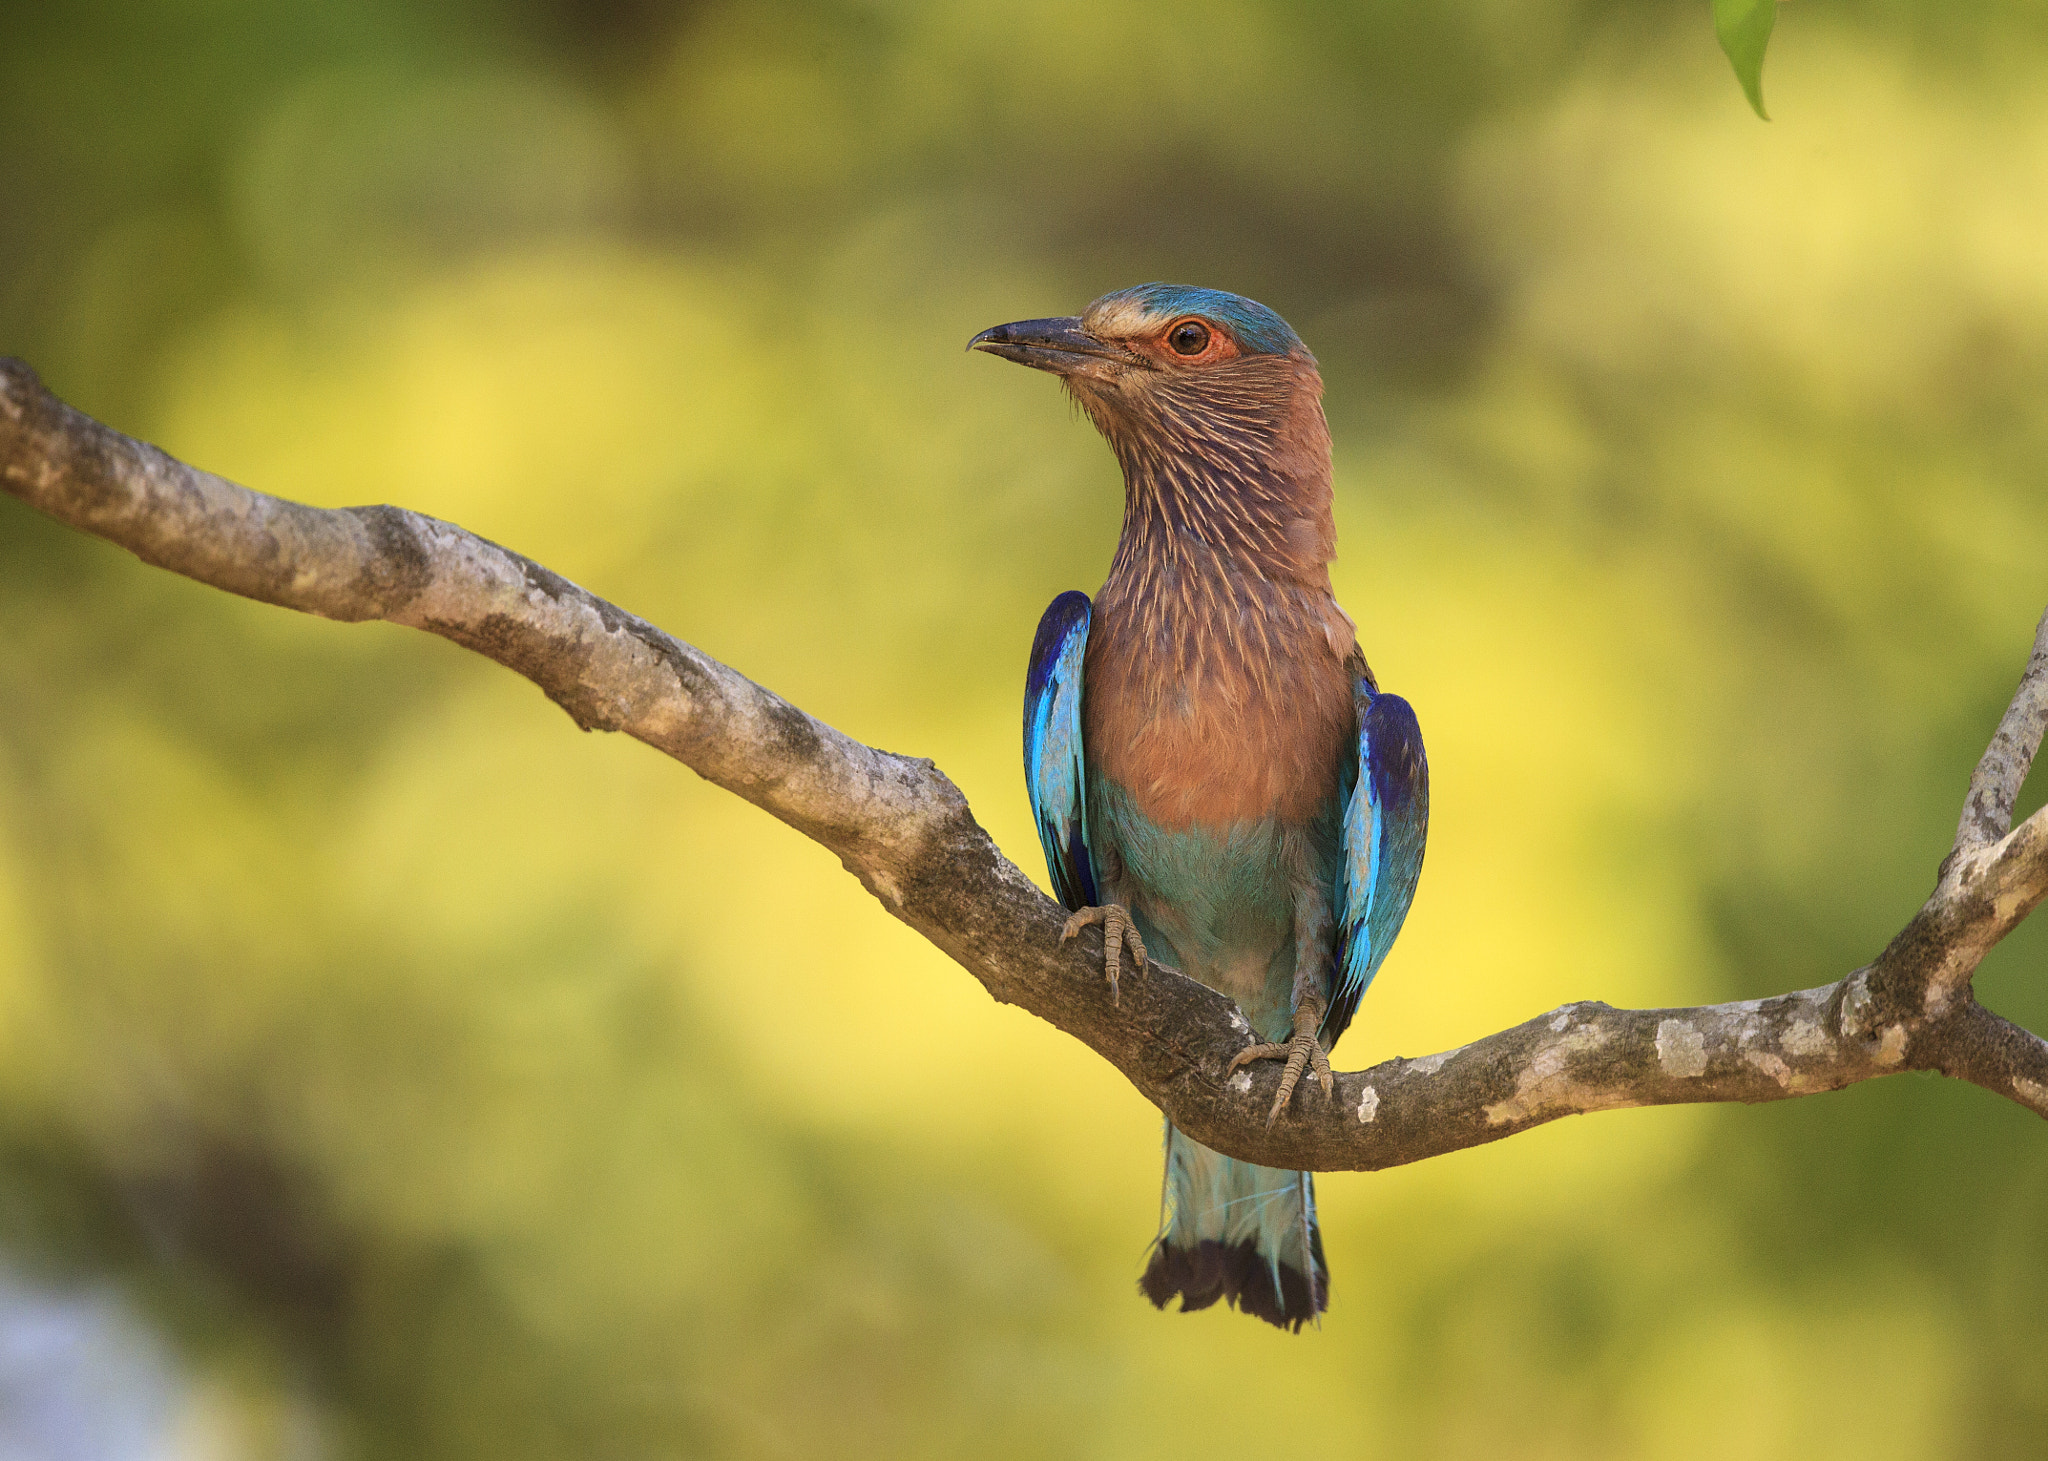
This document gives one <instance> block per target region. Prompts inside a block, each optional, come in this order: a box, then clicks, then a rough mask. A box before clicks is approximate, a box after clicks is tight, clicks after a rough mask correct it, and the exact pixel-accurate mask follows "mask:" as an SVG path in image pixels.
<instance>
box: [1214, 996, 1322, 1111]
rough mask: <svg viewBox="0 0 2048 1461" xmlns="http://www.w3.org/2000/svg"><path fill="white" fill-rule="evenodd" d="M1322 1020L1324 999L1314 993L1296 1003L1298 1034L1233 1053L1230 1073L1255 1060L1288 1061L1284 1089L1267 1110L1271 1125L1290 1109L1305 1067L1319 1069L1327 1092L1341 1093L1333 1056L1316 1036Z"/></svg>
mask: <svg viewBox="0 0 2048 1461" xmlns="http://www.w3.org/2000/svg"><path fill="white" fill-rule="evenodd" d="M1322 1023H1323V1003H1322V1001H1321V1000H1319V999H1315V998H1313V997H1311V998H1308V999H1304V1000H1303V1001H1302V1002H1301V1003H1300V1004H1298V1005H1296V1006H1295V1007H1294V1034H1293V1036H1292V1037H1291V1038H1290V1039H1288V1040H1287V1042H1286V1043H1285V1044H1280V1045H1275V1044H1273V1043H1271V1042H1267V1043H1264V1044H1259V1045H1247V1046H1246V1047H1245V1048H1244V1049H1242V1050H1240V1051H1238V1052H1237V1054H1235V1055H1233V1056H1231V1057H1230V1068H1229V1069H1228V1070H1226V1071H1224V1072H1223V1074H1224V1075H1225V1076H1226V1077H1229V1076H1233V1075H1236V1074H1237V1070H1238V1067H1239V1066H1242V1065H1249V1064H1251V1063H1252V1062H1253V1061H1254V1060H1284V1061H1286V1062H1287V1068H1286V1069H1285V1070H1283V1071H1281V1072H1280V1093H1279V1094H1278V1095H1276V1096H1275V1097H1274V1098H1273V1109H1272V1110H1271V1111H1269V1112H1267V1113H1266V1125H1268V1126H1271V1125H1272V1124H1273V1123H1274V1121H1276V1120H1278V1119H1279V1116H1280V1113H1281V1112H1282V1111H1284V1110H1286V1109H1287V1101H1288V1098H1289V1097H1291V1096H1292V1095H1293V1094H1294V1088H1295V1086H1296V1085H1298V1084H1299V1083H1300V1081H1301V1073H1302V1072H1303V1071H1304V1070H1313V1071H1314V1072H1315V1077H1316V1083H1317V1084H1318V1085H1320V1086H1321V1087H1322V1088H1323V1095H1324V1096H1326V1097H1327V1096H1334V1095H1335V1094H1336V1093H1337V1078H1336V1077H1335V1076H1334V1075H1332V1074H1331V1073H1330V1057H1329V1056H1328V1055H1326V1054H1324V1053H1323V1043H1322V1041H1320V1040H1318V1039H1317V1038H1316V1031H1317V1029H1318V1028H1320V1027H1321V1025H1322Z"/></svg>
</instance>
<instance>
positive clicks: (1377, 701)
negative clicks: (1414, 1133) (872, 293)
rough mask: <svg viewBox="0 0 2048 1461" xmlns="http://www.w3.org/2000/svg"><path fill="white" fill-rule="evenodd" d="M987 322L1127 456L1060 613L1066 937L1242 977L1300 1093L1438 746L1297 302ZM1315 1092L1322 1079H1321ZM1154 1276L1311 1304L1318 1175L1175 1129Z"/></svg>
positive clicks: (1246, 1303)
mask: <svg viewBox="0 0 2048 1461" xmlns="http://www.w3.org/2000/svg"><path fill="white" fill-rule="evenodd" d="M969 347H970V348H971V349H976V350H985V351H987V352H988V353H990V354H992V355H999V356H1002V357H1003V358H1004V359H1006V360H1014V361H1016V362H1018V363H1019V364H1021V365H1028V366H1032V367H1034V368H1036V369H1038V370H1045V371H1050V372H1052V373H1053V374H1054V375H1056V376H1058V377H1059V378H1060V379H1061V381H1062V382H1064V384H1065V387H1066V389H1067V391H1068V392H1069V393H1070V394H1071V395H1072V396H1073V398H1074V399H1075V400H1076V401H1077V402H1079V403H1080V406H1081V408H1082V409H1083V410H1084V411H1086V412H1087V413H1088V416H1089V418H1090V419H1091V420H1092V421H1093V422H1094V423H1095V426H1096V428H1097V429H1098V430H1099V431H1101V433H1102V434H1103V436H1104V437H1106V438H1107V439H1108V441H1109V445H1110V447H1111V449H1112V450H1114V452H1115V453H1116V457H1117V461H1118V463H1119V465H1120V466H1121V467H1122V468H1123V477H1124V519H1123V534H1122V537H1121V538H1120V539H1119V541H1118V543H1117V546H1116V553H1115V556H1114V557H1113V558H1112V559H1111V562H1110V567H1109V577H1108V579H1107V580H1106V581H1105V582H1104V583H1103V585H1102V588H1101V590H1100V591H1099V592H1098V593H1097V594H1096V596H1095V599H1094V601H1093V602H1092V603H1091V602H1090V601H1089V599H1088V596H1087V595H1086V594H1083V593H1080V592H1077V591H1070V592H1067V593H1063V594H1061V595H1060V596H1059V597H1058V598H1056V599H1054V600H1053V601H1052V606H1051V607H1050V608H1048V609H1047V610H1046V611H1045V617H1044V618H1043V619H1041V620H1040V621H1039V625H1038V634H1037V637H1036V639H1035V641H1034V642H1033V644H1032V647H1031V662H1030V666H1029V668H1028V670H1027V672H1026V677H1025V690H1024V777H1025V784H1026V786H1027V788H1028V790H1029V792H1030V797H1031V808H1032V812H1033V814H1034V815H1035V817H1036V820H1037V825H1038V835H1039V839H1040V841H1041V842H1042V843H1043V844H1044V848H1045V860H1046V866H1047V869H1048V871H1049V872H1050V873H1051V876H1052V884H1053V888H1054V890H1055V891H1056V892H1057V893H1058V895H1059V898H1060V901H1061V902H1062V903H1063V904H1065V905H1066V907H1067V908H1068V910H1069V911H1070V912H1071V913H1072V915H1073V916H1072V917H1071V918H1070V919H1069V920H1068V922H1067V925H1066V928H1065V931H1064V932H1063V933H1062V935H1061V937H1062V939H1063V940H1064V939H1069V938H1072V937H1074V935H1075V934H1076V933H1078V932H1079V931H1080V929H1081V928H1083V927H1085V926H1087V925H1089V924H1100V925H1101V926H1102V930H1103V935H1104V950H1105V952H1104V965H1105V971H1104V972H1105V974H1106V976H1107V978H1108V980H1109V983H1110V986H1111V990H1112V993H1113V992H1114V990H1115V987H1116V984H1117V980H1118V977H1119V975H1120V974H1121V973H1122V972H1123V971H1124V969H1125V967H1126V965H1125V960H1126V958H1127V957H1128V959H1129V960H1130V966H1129V967H1131V968H1132V969H1133V970H1134V971H1135V972H1138V973H1141V974H1142V973H1143V972H1144V970H1145V968H1146V966H1147V964H1148V963H1157V964H1160V965H1162V966H1169V967H1175V968H1178V969H1180V970H1181V971H1183V972H1185V973H1186V974H1188V975H1190V976H1192V977H1193V978H1195V979H1199V980H1200V981H1201V982H1202V983H1204V984H1206V985H1208V986H1209V987H1210V988H1211V989H1215V990H1219V991H1221V992H1222V993H1224V994H1227V995H1229V996H1230V997H1231V998H1232V999H1234V1000H1235V1001H1236V1002H1237V1006H1238V1008H1239V1009H1240V1010H1241V1011H1242V1012H1243V1014H1244V1016H1245V1018H1246V1019H1247V1020H1248V1021H1249V1022H1250V1025H1251V1028H1252V1030H1253V1031H1254V1032H1255V1035H1256V1043H1253V1044H1251V1045H1250V1046H1248V1047H1247V1048H1246V1049H1245V1050H1243V1051H1241V1052H1240V1053H1239V1054H1238V1055H1237V1057H1236V1058H1235V1059H1234V1060H1233V1061H1232V1062H1231V1065H1230V1073H1231V1074H1234V1073H1235V1072H1236V1071H1237V1070H1238V1068H1239V1067H1240V1066H1241V1065H1243V1064H1245V1063H1246V1062H1249V1061H1255V1060H1268V1059H1271V1060H1284V1061H1285V1062H1286V1066H1285V1068H1284V1070H1283V1072H1282V1076H1281V1083H1280V1092H1279V1097H1278V1099H1277V1100H1276V1101H1275V1102H1274V1104H1273V1107H1272V1109H1271V1112H1270V1113H1269V1115H1268V1117H1267V1121H1268V1124H1269V1125H1270V1124H1271V1122H1272V1120H1273V1119H1274V1118H1276V1117H1278V1116H1279V1114H1280V1112H1281V1111H1282V1110H1284V1109H1285V1108H1286V1106H1287V1104H1288V1102H1289V1100H1290V1099H1291V1098H1292V1097H1293V1095H1294V1092H1295V1089H1296V1087H1297V1085H1298V1084H1299V1082H1300V1080H1301V1077H1302V1075H1303V1073H1304V1072H1312V1073H1313V1076H1314V1079H1315V1081H1316V1082H1317V1083H1318V1084H1319V1085H1320V1087H1321V1089H1322V1093H1323V1099H1325V1100H1328V1099H1329V1098H1330V1096H1331V1094H1332V1092H1333V1090H1334V1083H1333V1081H1332V1078H1331V1075H1330V1063H1329V1058H1328V1053H1327V1052H1328V1050H1329V1048H1330V1047H1331V1046H1332V1045H1334V1044H1335V1043H1336V1040H1337V1037H1338V1036H1339V1035H1341V1034H1343V1032H1344V1028H1345V1026H1347V1025H1349V1024H1350V1023H1351V1017H1352V1014H1353V1013H1354V1012H1355V1011H1356V1010H1357V1008H1358V1001H1359V998H1360V997H1361V996H1362V995H1363V994H1364V993H1365V990H1366V986H1367V985H1369V984H1370V983H1371V982H1372V978H1373V975H1374V974H1375V973H1376V972H1378V970H1379V966H1380V962H1381V961H1382V960H1383V959H1385V958H1386V956H1387V950H1388V948H1389V947H1390V946H1391V945H1392V943H1393V941H1394V937H1395V935H1396V934H1398V933H1399V932H1400V929H1401V923H1402V921H1403V919H1405V918H1406V917H1407V913H1408V905H1409V902H1410V900H1411V899H1412V898H1413V897H1414V893H1415V883H1416V879H1417V877H1418V875H1419V874H1420V872H1421V869H1422V847H1423V839H1424V835H1425V833H1426V831H1427V827H1428V821H1429V771H1428V765H1427V762H1426V761H1425V760H1424V757H1423V749H1422V732H1421V729H1420V727H1419V726H1418V725H1417V724H1416V720H1415V713H1414V711H1413V710H1412V709H1411V708H1410V707H1409V705H1408V702H1407V701H1405V700H1402V699H1401V698H1400V697H1399V696H1396V695H1389V694H1384V693H1382V692H1381V690H1380V688H1379V685H1378V683H1377V681H1375V679H1374V678H1373V673H1372V670H1371V669H1370V668H1369V667H1368V666H1367V664H1366V661H1365V656H1364V654H1363V653H1361V652H1360V650H1359V648H1358V643H1357V636H1356V632H1355V626H1354V625H1353V623H1352V620H1351V618H1350V616H1349V615H1347V614H1346V613H1345V612H1344V611H1343V609H1341V608H1339V607H1338V605H1337V600H1336V596H1335V594H1334V593H1333V592H1332V590H1331V587H1330V571H1329V564H1330V561H1331V559H1332V558H1334V557H1335V556H1336V544H1337V530H1336V524H1335V520H1334V518H1333V517H1332V514H1331V501H1330V432H1329V427H1328V425H1327V423H1326V422H1325V420H1324V417H1323V406H1322V396H1323V384H1322V376H1321V374H1320V373H1319V371H1318V370H1317V367H1316V362H1315V357H1314V356H1312V355H1310V354H1309V352H1308V348H1307V347H1306V346H1304V345H1303V344H1302V342H1301V340H1300V338H1299V337H1298V336H1296V334H1295V333H1294V331H1293V330H1292V329H1290V328H1288V325H1287V323H1286V321H1284V320H1282V319H1281V318H1280V316H1279V315H1277V314H1275V313H1274V312H1273V311H1272V310H1270V309H1267V308H1266V307H1265V306H1264V305H1261V304H1256V303H1254V302H1253V301H1251V300H1249V299H1244V298H1241V297H1240V296H1238V295H1234V294H1225V293H1221V292H1219V291H1216V290H1211V289H1194V288H1189V287H1186V286H1182V285H1172V284H1144V285H1140V286H1138V287H1136V288H1134V289H1124V290H1119V291H1117V292H1116V293H1114V294H1106V295H1104V296H1103V297H1102V298H1100V299H1098V300H1096V301H1095V302H1094V303H1093V304H1091V305H1089V306H1088V308H1087V309H1086V311H1084V312H1083V313H1082V314H1081V315H1079V316H1078V317H1070V318H1062V319H1043V320H1023V321H1020V322H1018V323H1016V324H1008V325H997V326H996V327H995V328H994V329H991V330H984V331H983V332H982V333H981V334H979V335H977V336H975V337H974V339H973V340H972V341H970V342H969ZM1304 1099H1306V1097H1304ZM1139 1287H1140V1289H1141V1290H1142V1291H1143V1293H1144V1294H1145V1296H1146V1297H1147V1298H1149V1299H1150V1300H1151V1301H1152V1302H1153V1303H1154V1304H1155V1305H1157V1306H1158V1307H1160V1308H1164V1307H1165V1306H1166V1304H1167V1302H1168V1301H1169V1300H1171V1299H1173V1298H1175V1297H1178V1298H1179V1299H1180V1306H1181V1309H1182V1310H1183V1311H1185V1310H1190V1309H1203V1308H1207V1307H1208V1306H1209V1305H1211V1304H1213V1303H1215V1302H1216V1301H1217V1300H1218V1299H1223V1300H1226V1301H1228V1302H1229V1303H1231V1304H1232V1305H1234V1306H1235V1307H1237V1308H1238V1309H1241V1310H1243V1311H1244V1312H1245V1313H1248V1314H1254V1315H1256V1316H1258V1317H1259V1318H1261V1319H1264V1320H1266V1321H1268V1322H1269V1323H1272V1324H1277V1325H1279V1326H1281V1327H1282V1328H1286V1329H1291V1330H1296V1331H1298V1330H1299V1329H1300V1328H1301V1326H1302V1325H1303V1324H1304V1323H1308V1322H1310V1321H1313V1320H1314V1319H1315V1318H1316V1316H1317V1315H1319V1314H1320V1313H1322V1312H1323V1310H1324V1309H1326V1308H1327V1307H1328V1304H1329V1291H1330V1287H1329V1272H1328V1269H1327V1267H1326V1265H1325V1263H1324V1261H1323V1242H1322V1234H1321V1232H1320V1230H1319V1229H1318V1227H1317V1224H1316V1199H1315V1184H1314V1181H1313V1179H1312V1178H1311V1176H1310V1174H1309V1173H1307V1172H1287V1171H1280V1170H1277V1169H1275V1168H1271V1167H1262V1166H1258V1165H1255V1164H1253V1163H1251V1162H1243V1161H1239V1160H1237V1159H1236V1158H1233V1157H1226V1156H1223V1155H1221V1154H1220V1153H1218V1152H1213V1151H1210V1150H1209V1149H1208V1148H1206V1147H1204V1146H1202V1145H1200V1144H1199V1143H1197V1142H1195V1141H1193V1140H1191V1139H1189V1138H1188V1137H1186V1136H1183V1135H1182V1134H1181V1133H1180V1132H1178V1131H1176V1130H1174V1128H1173V1125H1172V1123H1171V1122H1170V1121H1169V1122H1168V1123H1167V1128H1166V1178H1165V1183H1164V1196H1163V1199H1162V1213H1161V1220H1160V1231H1159V1235H1158V1237H1157V1239H1156V1240H1155V1242H1154V1243H1153V1246H1152V1251H1151V1255H1150V1259H1149V1261H1148V1263H1147V1266H1146V1269H1145V1273H1144V1277H1143V1278H1142V1279H1141V1280H1140V1281H1139Z"/></svg>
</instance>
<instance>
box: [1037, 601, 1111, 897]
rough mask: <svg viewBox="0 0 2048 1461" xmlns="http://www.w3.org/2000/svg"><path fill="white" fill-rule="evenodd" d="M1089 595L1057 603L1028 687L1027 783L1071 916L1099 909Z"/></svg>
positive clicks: (1041, 626) (1042, 629)
mask: <svg viewBox="0 0 2048 1461" xmlns="http://www.w3.org/2000/svg"><path fill="white" fill-rule="evenodd" d="M1089 612H1090V605H1089V603H1088V595H1086V594H1084V593H1081V592H1080V591H1079V590H1073V589H1070V590H1068V591H1067V592H1066V593H1063V594H1061V595H1060V596H1059V597H1058V598H1056V599H1054V600H1053V601H1052V604H1051V606H1050V607H1049V608H1047V609H1046V611H1045V617H1044V618H1042V619H1040V620H1039V621H1038V637H1037V638H1036V639H1034V640H1033V641H1032V643H1031V668H1030V670H1029V672H1028V673H1027V674H1026V676H1025V680H1024V784H1025V785H1026V786H1027V787H1029V788H1030V791H1031V812H1032V815H1033V817H1034V818H1036V820H1037V822H1038V840H1039V842H1040V843H1041V844H1043V845H1044V847H1045V866H1046V870H1047V871H1048V872H1050V873H1051V874H1052V885H1053V890H1054V891H1055V892H1057V893H1058V894H1059V898H1060V902H1062V903H1064V904H1066V906H1067V907H1068V908H1070V909H1074V908H1089V907H1093V906H1094V904H1095V902H1096V897H1095V868H1094V864H1093V863H1092V862H1091V861H1090V860H1089V856H1088V779H1087V768H1086V765H1085V763H1084V761H1083V758H1082V752H1081V659H1082V656H1083V654H1084V653H1085V652H1086V650H1087V648H1088V617H1089Z"/></svg>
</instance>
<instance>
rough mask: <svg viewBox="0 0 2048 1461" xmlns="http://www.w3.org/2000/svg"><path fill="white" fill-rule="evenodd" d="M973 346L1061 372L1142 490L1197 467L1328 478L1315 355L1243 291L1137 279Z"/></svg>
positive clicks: (1002, 328) (993, 332)
mask: <svg viewBox="0 0 2048 1461" xmlns="http://www.w3.org/2000/svg"><path fill="white" fill-rule="evenodd" d="M967 343H968V348H969V349H971V350H985V351H987V352H988V353H989V354H991V355H1000V356H1002V357H1003V358H1004V359H1005V360H1014V361H1016V362H1017V363H1018V364H1019V365H1028V366H1031V367H1032V368H1033V369H1036V370H1045V371H1050V372H1052V373H1053V374H1054V375H1057V376H1059V377H1060V379H1061V380H1062V381H1064V382H1065V383H1066V387H1067V389H1068V390H1069V391H1070V392H1071V393H1072V394H1073V396H1074V399H1075V400H1077V401H1079V402H1080V404H1081V406H1082V408H1083V409H1084V410H1086V411H1087V413H1088V415H1089V417H1090V418H1091V419H1092V420H1093V421H1094V422H1095V425H1096V426H1097V428H1098V429H1100V430H1101V432H1102V434H1103V435H1104V436H1106V437H1107V438H1109V443H1110V445H1111V446H1112V447H1114V448H1115V449H1116V452H1117V455H1118V457H1119V458H1121V459H1122V461H1123V464H1124V470H1125V476H1126V478H1127V479H1129V480H1131V481H1132V483H1133V485H1134V486H1135V485H1136V482H1137V479H1138V477H1139V476H1140V475H1151V474H1152V473H1154V472H1156V471H1158V470H1161V469H1166V470H1169V471H1170V470H1172V469H1173V467H1174V466H1176V465H1178V466H1194V465H1196V464H1197V463H1199V464H1201V466H1202V467H1203V468H1204V469H1205V470H1204V475H1205V476H1206V475H1212V474H1217V473H1221V474H1222V475H1227V476H1230V477H1235V478H1239V479H1240V480H1243V479H1245V478H1247V477H1260V478H1266V479H1268V480H1270V479H1272V478H1273V477H1275V476H1279V477H1286V478H1292V477H1297V476H1300V475H1310V476H1320V477H1322V478H1323V480H1324V482H1325V483H1327V479H1328V471H1329V434H1328V431H1327V429H1326V428H1325V426H1324V424H1323V413H1322V405H1321V402H1322V377H1321V376H1320V375H1319V374H1318V373H1317V370H1316V362H1315V357H1314V356H1312V355H1310V354H1309V352H1308V347H1307V346H1305V345H1303V344H1302V343H1301V338H1300V337H1299V336H1298V335H1296V334H1295V333H1294V331H1293V330H1292V329H1290V328H1288V325H1287V321H1285V320H1283V319H1281V318H1280V316H1279V315H1277V314H1275V313H1273V311H1272V310H1270V309H1268V308H1266V306H1264V305H1263V304H1259V303H1257V302H1255V301H1253V300H1249V299H1245V298H1244V297H1242V296H1241V295H1236V294H1226V293H1224V292H1223V291H1221V290H1217V289H1196V288H1192V287H1190V286H1188V285H1184V284H1140V285H1138V286H1137V287H1135V288H1132V289H1119V290H1117V291H1116V292H1115V293H1114V294H1105V295H1103V296H1102V298H1100V299H1098V300H1096V301H1095V302H1094V303H1093V304H1091V305H1089V306H1088V308H1087V309H1085V310H1083V311H1082V312H1081V313H1080V314H1079V315H1072V316H1066V317H1063V318H1058V319H1045V320H1019V321H1017V322H1016V323H1015V324H1008V325H997V326H996V327H995V328H994V329H990V330H983V331H982V332H981V333H980V334H979V335H976V336H975V337H974V338H973V339H972V340H970V341H968V342H967ZM1326 490H1327V489H1326Z"/></svg>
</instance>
